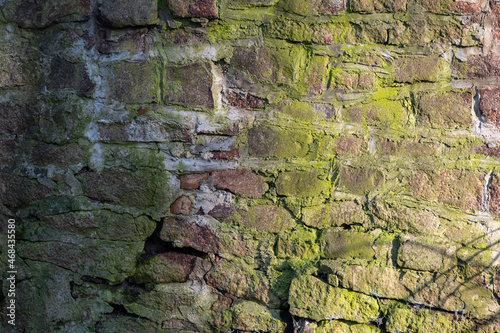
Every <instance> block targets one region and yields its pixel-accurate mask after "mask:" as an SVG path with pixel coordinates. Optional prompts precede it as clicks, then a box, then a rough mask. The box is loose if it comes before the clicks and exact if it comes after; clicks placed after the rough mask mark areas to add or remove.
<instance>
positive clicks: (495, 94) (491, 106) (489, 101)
mask: <svg viewBox="0 0 500 333" xmlns="http://www.w3.org/2000/svg"><path fill="white" fill-rule="evenodd" d="M479 95H480V102H479V110H480V111H481V113H482V114H483V116H484V117H485V118H486V121H488V122H490V123H493V124H494V125H495V126H496V127H500V112H499V111H500V88H495V89H491V88H490V89H483V90H481V91H480V92H479Z"/></svg>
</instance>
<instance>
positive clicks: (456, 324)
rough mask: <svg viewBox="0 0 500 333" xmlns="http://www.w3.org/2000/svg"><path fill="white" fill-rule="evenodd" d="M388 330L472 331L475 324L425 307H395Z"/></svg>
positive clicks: (393, 331) (390, 315) (389, 319)
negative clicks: (415, 308) (418, 308)
mask: <svg viewBox="0 0 500 333" xmlns="http://www.w3.org/2000/svg"><path fill="white" fill-rule="evenodd" d="M388 317H389V318H388V320H387V331H388V332H391V333H396V332H411V331H418V332H463V333H465V332H470V331H471V330H472V329H473V328H472V327H473V324H472V323H471V322H469V321H468V320H467V321H458V320H453V318H452V317H451V316H447V315H444V314H440V313H434V312H431V311H428V310H425V309H422V310H412V309H408V308H395V309H393V310H392V311H391V312H390V313H389V314H388Z"/></svg>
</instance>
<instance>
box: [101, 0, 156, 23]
mask: <svg viewBox="0 0 500 333" xmlns="http://www.w3.org/2000/svg"><path fill="white" fill-rule="evenodd" d="M97 11H98V14H97V20H98V21H99V23H101V24H102V25H105V26H109V27H113V28H123V27H128V26H143V25H153V24H156V23H157V22H158V1H156V0H98V2H97Z"/></svg>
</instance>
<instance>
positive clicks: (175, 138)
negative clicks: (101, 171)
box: [97, 109, 191, 142]
mask: <svg viewBox="0 0 500 333" xmlns="http://www.w3.org/2000/svg"><path fill="white" fill-rule="evenodd" d="M146 110H147V109H146ZM97 130H98V132H99V140H100V141H108V142H109V141H122V142H165V141H170V142H190V141H191V133H190V131H189V130H188V128H186V126H183V125H181V124H179V123H177V122H175V121H154V120H149V119H148V120H145V119H135V120H132V121H119V122H109V121H99V122H97Z"/></svg>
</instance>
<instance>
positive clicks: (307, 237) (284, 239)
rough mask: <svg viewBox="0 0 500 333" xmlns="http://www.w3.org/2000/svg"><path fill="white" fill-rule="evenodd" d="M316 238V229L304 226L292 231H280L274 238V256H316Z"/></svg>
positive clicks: (307, 257)
mask: <svg viewBox="0 0 500 333" xmlns="http://www.w3.org/2000/svg"><path fill="white" fill-rule="evenodd" d="M316 240H317V232H316V230H315V229H310V228H306V227H297V228H295V229H294V230H293V231H289V232H286V233H281V234H280V235H279V236H278V239H277V240H276V245H275V251H276V256H277V257H278V258H290V257H297V258H301V259H310V258H318V257H319V245H318V244H317V242H316Z"/></svg>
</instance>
